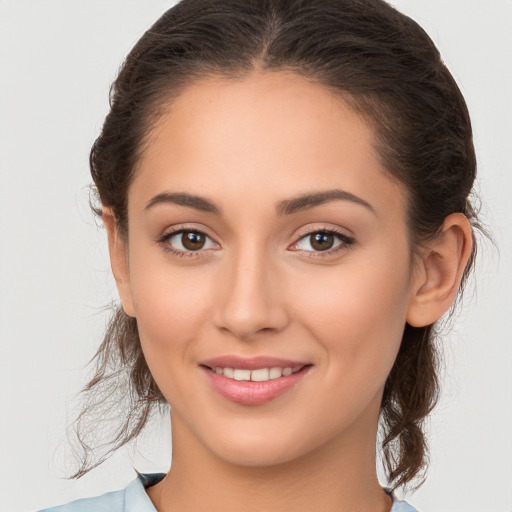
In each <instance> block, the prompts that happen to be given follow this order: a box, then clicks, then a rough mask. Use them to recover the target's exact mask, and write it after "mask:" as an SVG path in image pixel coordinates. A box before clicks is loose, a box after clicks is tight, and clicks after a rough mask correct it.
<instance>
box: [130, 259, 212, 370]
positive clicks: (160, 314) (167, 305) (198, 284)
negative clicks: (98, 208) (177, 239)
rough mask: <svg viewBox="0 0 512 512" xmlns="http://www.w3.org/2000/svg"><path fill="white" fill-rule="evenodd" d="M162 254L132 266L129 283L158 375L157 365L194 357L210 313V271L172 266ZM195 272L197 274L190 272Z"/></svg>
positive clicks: (145, 347)
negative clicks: (195, 347)
mask: <svg viewBox="0 0 512 512" xmlns="http://www.w3.org/2000/svg"><path fill="white" fill-rule="evenodd" d="M160 260H161V257H160V258H157V261H155V262H152V260H151V258H144V259H142V260H136V259H135V258H134V259H133V261H143V262H144V263H143V264H141V265H138V266H135V265H134V266H132V267H131V268H130V284H131V290H132V298H133V304H134V308H135V313H136V316H137V324H138V328H139V333H140V338H141V344H142V348H143V351H144V354H145V356H146V359H147V361H148V364H149V365H150V368H151V370H152V373H154V375H155V378H157V373H158V367H159V366H165V367H169V366H170V365H172V366H173V367H175V368H178V367H179V365H180V363H183V362H187V361H190V360H192V359H193V356H194V355H193V353H192V350H193V344H192V343H191V342H192V340H194V339H197V338H198V336H199V330H200V329H201V328H202V326H203V325H204V319H205V318H208V316H209V303H210V300H209V295H210V293H209V289H210V287H209V286H208V282H209V281H208V279H207V275H204V276H201V275H200V274H201V270H200V269H197V268H195V269H193V270H192V269H186V270H183V268H181V269H180V268H178V269H176V268H173V267H172V266H171V265H169V264H165V263H164V264H162V261H160ZM191 272H194V275H191V274H190V273H191Z"/></svg>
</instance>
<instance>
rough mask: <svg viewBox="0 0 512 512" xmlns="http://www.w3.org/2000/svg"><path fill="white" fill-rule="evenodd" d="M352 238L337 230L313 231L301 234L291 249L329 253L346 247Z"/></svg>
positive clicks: (350, 243)
mask: <svg viewBox="0 0 512 512" xmlns="http://www.w3.org/2000/svg"><path fill="white" fill-rule="evenodd" d="M353 243H354V239H353V238H350V237H349V236H347V235H344V234H342V233H338V232H337V231H329V230H321V231H314V232H311V233H309V234H308V235H305V236H303V237H302V238H301V239H300V240H298V241H297V242H296V243H295V244H294V245H293V246H292V250H295V251H297V250H298V251H305V252H310V253H319V252H328V253H329V254H331V253H333V252H335V251H336V249H338V248H340V249H342V248H348V247H350V246H351V245H352V244H353Z"/></svg>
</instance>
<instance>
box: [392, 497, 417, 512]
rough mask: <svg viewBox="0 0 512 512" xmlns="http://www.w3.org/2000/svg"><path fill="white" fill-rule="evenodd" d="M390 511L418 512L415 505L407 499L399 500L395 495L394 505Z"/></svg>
mask: <svg viewBox="0 0 512 512" xmlns="http://www.w3.org/2000/svg"><path fill="white" fill-rule="evenodd" d="M390 512H418V511H417V510H416V509H415V508H414V507H411V505H409V503H407V502H406V501H400V500H397V499H396V498H395V497H393V506H392V507H391V510H390Z"/></svg>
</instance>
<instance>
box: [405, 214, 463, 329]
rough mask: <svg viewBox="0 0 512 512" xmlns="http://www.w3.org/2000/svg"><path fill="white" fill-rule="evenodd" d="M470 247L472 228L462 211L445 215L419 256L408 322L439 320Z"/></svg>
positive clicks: (453, 293) (456, 286)
mask: <svg viewBox="0 0 512 512" xmlns="http://www.w3.org/2000/svg"><path fill="white" fill-rule="evenodd" d="M472 248H473V236H472V229H471V224H470V223H469V220H468V219H467V217H466V216H465V215H463V214H462V213H452V214H451V215H449V216H448V217H446V219H445V221H444V223H443V228H442V230H441V232H440V233H439V235H438V236H436V238H435V239H433V240H432V241H430V242H428V243H427V245H426V246H425V248H424V250H423V251H422V253H421V255H420V256H419V261H418V266H419V268H418V269H417V272H416V273H415V279H414V280H415V282H414V283H413V289H412V293H413V295H412V297H411V300H410V302H409V308H408V311H407V323H408V324H409V325H411V326H413V327H424V326H426V325H429V324H432V323H434V322H436V321H437V320H439V319H440V318H441V317H442V316H443V314H444V313H446V311H448V309H449V308H450V306H451V305H452V303H453V301H454V299H455V297H456V295H457V291H458V289H459V285H460V281H461V279H462V275H463V272H464V269H465V268H466V265H467V264H468V261H469V258H470V256H471V251H472Z"/></svg>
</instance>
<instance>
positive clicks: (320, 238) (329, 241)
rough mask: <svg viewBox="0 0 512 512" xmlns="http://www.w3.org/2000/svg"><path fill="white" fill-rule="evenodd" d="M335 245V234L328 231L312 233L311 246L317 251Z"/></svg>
mask: <svg viewBox="0 0 512 512" xmlns="http://www.w3.org/2000/svg"><path fill="white" fill-rule="evenodd" d="M333 245H334V236H333V235H330V234H327V233H316V234H314V235H312V240H311V247H313V249H316V250H317V251H326V250H327V249H330V248H331V247H332V246H333Z"/></svg>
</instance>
